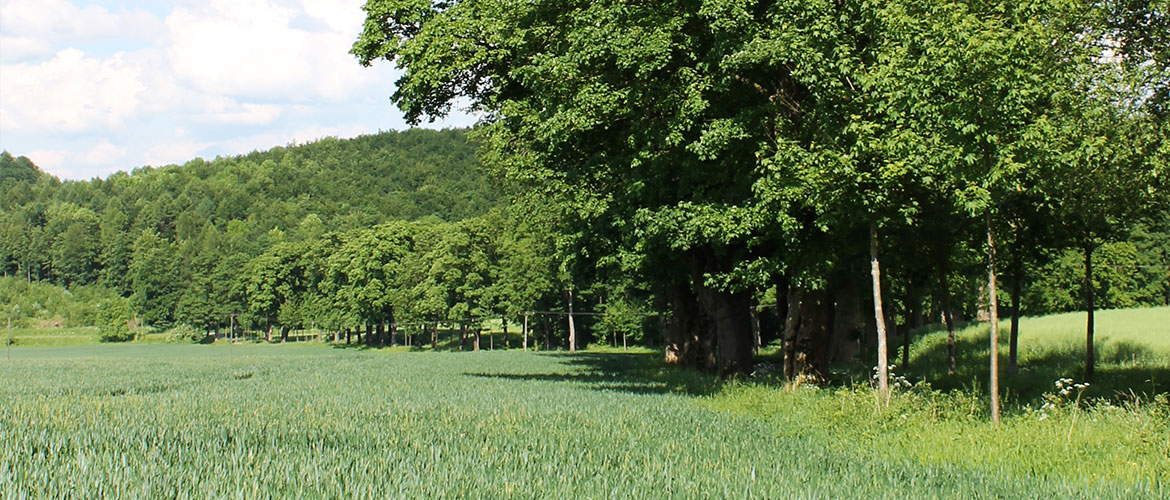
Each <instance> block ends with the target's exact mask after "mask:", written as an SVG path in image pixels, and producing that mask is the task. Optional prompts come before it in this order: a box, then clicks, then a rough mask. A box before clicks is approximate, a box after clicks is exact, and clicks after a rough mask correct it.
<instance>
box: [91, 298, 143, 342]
mask: <svg viewBox="0 0 1170 500" xmlns="http://www.w3.org/2000/svg"><path fill="white" fill-rule="evenodd" d="M95 319H96V320H97V321H96V323H97V327H98V336H99V337H100V338H101V341H102V342H125V341H128V340H133V339H134V332H132V331H130V301H128V300H126V299H125V298H122V297H116V298H112V299H108V300H105V301H102V302H101V303H99V304H98V305H97V308H96V312H95Z"/></svg>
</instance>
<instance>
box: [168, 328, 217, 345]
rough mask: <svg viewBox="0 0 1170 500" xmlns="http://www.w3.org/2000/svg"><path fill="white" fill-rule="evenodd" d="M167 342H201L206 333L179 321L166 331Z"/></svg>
mask: <svg viewBox="0 0 1170 500" xmlns="http://www.w3.org/2000/svg"><path fill="white" fill-rule="evenodd" d="M165 335H166V336H167V342H203V340H204V339H206V338H207V334H205V333H203V332H202V331H199V330H198V329H196V328H195V327H193V326H191V325H188V324H186V323H180V324H178V325H175V326H173V327H171V329H170V330H167V331H166V334H165Z"/></svg>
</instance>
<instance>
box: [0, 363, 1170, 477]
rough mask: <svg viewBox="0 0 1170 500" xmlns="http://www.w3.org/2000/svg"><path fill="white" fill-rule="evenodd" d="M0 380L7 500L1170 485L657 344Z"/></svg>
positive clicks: (0, 458) (24, 370)
mask: <svg viewBox="0 0 1170 500" xmlns="http://www.w3.org/2000/svg"><path fill="white" fill-rule="evenodd" d="M0 376H2V379H3V380H4V381H5V383H4V384H3V385H2V386H0V399H2V400H3V401H4V405H3V408H2V409H0V442H3V443H5V445H4V446H3V447H2V448H0V463H3V464H6V465H5V467H0V491H2V492H5V493H4V496H6V497H10V498H23V497H30V498H32V497H63V496H66V497H89V498H97V497H102V498H107V497H108V498H125V497H136V498H139V497H163V496H165V497H195V496H197V497H228V498H253V497H259V496H262V497H278V496H279V497H286V496H297V497H304V496H309V497H330V498H333V497H396V498H424V497H425V498H432V497H445V498H450V497H460V498H700V497H702V498H707V497H715V498H779V497H783V498H906V497H912V498H1039V497H1056V498H1159V497H1160V496H1161V495H1162V494H1164V493H1165V487H1166V486H1165V485H1164V484H1162V483H1159V482H1151V481H1144V482H1143V481H1141V480H1134V479H1133V478H1132V477H1128V476H1120V477H1101V478H1097V479H1093V478H1091V477H1089V478H1082V477H1080V476H1079V475H1075V474H1074V475H1065V474H1059V473H1043V471H1029V470H1020V469H1017V468H1012V467H1004V468H994V469H987V468H985V467H978V466H976V467H970V466H968V465H969V464H964V463H962V462H947V461H944V462H934V461H931V460H918V459H915V458H913V457H903V456H895V457H883V458H882V459H874V457H873V456H872V454H871V453H869V450H867V449H865V446H864V444H866V443H865V442H858V441H857V440H856V436H857V435H859V434H865V433H879V434H878V435H880V432H881V429H883V428H885V427H888V426H892V425H905V426H906V428H907V429H909V428H911V427H912V426H914V425H922V424H924V423H928V420H926V419H925V418H923V417H920V416H916V417H915V420H913V421H910V422H908V423H903V421H902V420H901V419H900V418H899V417H897V416H893V415H894V414H893V413H890V412H889V411H887V412H885V413H883V414H881V415H880V418H874V417H873V416H868V417H866V415H867V412H873V411H875V410H873V408H874V406H873V405H872V404H869V403H868V402H866V401H864V400H863V399H864V397H865V396H866V394H865V393H863V392H853V393H840V392H834V391H818V390H814V389H799V390H794V391H784V390H777V389H776V388H774V387H766V386H762V385H761V386H747V385H743V384H738V383H732V384H729V385H724V384H722V383H720V382H718V381H717V380H715V379H713V378H711V377H709V376H706V375H702V374H698V373H693V372H684V371H681V370H677V369H674V368H673V367H669V366H665V365H663V364H662V363H661V361H660V359H659V355H658V354H657V353H653V352H639V353H616V352H609V353H581V354H576V355H569V354H563V353H529V352H519V351H496V352H479V353H470V352H464V353H458V352H438V353H397V352H390V351H381V350H346V349H330V348H327V347H324V346H321V345H320V344H317V345H313V344H296V345H236V346H229V345H212V346H196V345H99V346H88V347H50V348H38V349H19V350H14V355H13V360H12V361H11V362H10V363H4V365H3V369H2V370H0ZM752 391H761V392H759V393H758V394H751V392H752ZM794 395H795V396H794ZM792 397H795V398H796V399H792ZM859 398H860V399H859ZM794 403H800V404H794ZM732 406H738V409H731V408H730V407H732ZM756 407H759V408H760V409H761V411H762V412H763V414H766V415H767V416H764V415H763V414H761V413H758V412H753V411H750V410H751V409H752V408H756ZM894 407H896V406H894ZM834 408H838V409H836V410H835V409H834ZM745 409H746V410H748V411H744V410H745ZM780 410H783V411H780ZM833 411H839V412H840V411H844V412H850V413H852V414H854V415H857V416H859V417H865V418H859V419H858V420H860V421H856V422H855V421H851V420H849V419H848V418H841V417H839V416H835V415H834V414H833ZM891 411H896V410H891ZM779 415H788V417H785V419H784V420H777V419H776V418H777V416H779ZM1060 418H1062V417H1059V416H1053V417H1052V421H1053V422H1056V421H1057V420H1059V419H1060ZM801 420H808V421H812V420H823V421H826V422H831V423H832V425H831V426H829V427H826V428H822V430H819V431H817V430H815V429H812V428H809V427H808V426H804V427H802V426H800V425H796V424H794V422H798V421H801ZM1062 422H1063V421H1062ZM1084 422H1085V424H1084V425H1085V426H1086V427H1088V426H1089V425H1091V424H1090V419H1089V418H1085V419H1084ZM970 425H971V426H972V427H986V424H985V423H983V422H982V421H980V420H978V419H975V420H974V421H972V422H971V423H970ZM854 426H855V427H854ZM1060 428H1061V429H1063V427H1060ZM935 431H937V429H931V428H923V430H921V431H919V432H935ZM1152 432H1163V434H1161V435H1162V436H1165V434H1164V429H1163V430H1157V429H1154V430H1153V431H1152ZM937 439H938V440H940V441H945V440H947V439H948V437H947V436H940V437H939V438H937ZM971 439H972V440H973V441H974V440H975V439H973V438H971ZM878 441H879V444H886V445H890V444H891V443H887V442H885V441H884V440H881V439H879V440H878ZM912 441H914V440H912ZM919 442H920V441H919ZM1075 446H1080V445H1079V444H1076V445H1075Z"/></svg>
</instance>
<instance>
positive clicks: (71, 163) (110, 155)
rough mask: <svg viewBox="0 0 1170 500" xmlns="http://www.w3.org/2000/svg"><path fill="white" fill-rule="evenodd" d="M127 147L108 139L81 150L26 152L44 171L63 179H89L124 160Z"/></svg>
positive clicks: (107, 170)
mask: <svg viewBox="0 0 1170 500" xmlns="http://www.w3.org/2000/svg"><path fill="white" fill-rule="evenodd" d="M126 154H127V149H126V148H124V147H120V146H117V145H115V144H113V143H111V142H110V141H108V140H105V139H103V140H101V141H99V142H98V143H97V144H94V145H92V146H88V149H85V147H83V149H82V150H80V151H78V150H71V149H58V150H37V151H31V152H29V153H28V154H27V156H28V157H29V159H31V160H32V161H33V163H36V164H37V166H39V167H41V168H42V169H43V170H44V171H46V172H48V173H50V174H53V175H55V176H57V177H60V178H64V179H89V178H93V177H98V176H101V175H104V174H107V173H109V172H110V167H111V166H112V165H119V164H121V162H123V161H125V160H126Z"/></svg>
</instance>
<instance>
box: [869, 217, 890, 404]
mask: <svg viewBox="0 0 1170 500" xmlns="http://www.w3.org/2000/svg"><path fill="white" fill-rule="evenodd" d="M869 267H870V276H871V277H872V278H873V316H874V321H875V323H874V325H875V326H876V327H877V343H878V352H877V358H878V359H877V369H878V373H877V375H878V390H879V391H881V393H882V394H887V393H889V392H890V371H889V366H888V358H887V357H886V355H887V350H888V348H887V347H886V315H885V314H883V312H882V311H883V309H882V270H881V265H880V264H879V262H878V232H877V222H876V221H870V223H869Z"/></svg>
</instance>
